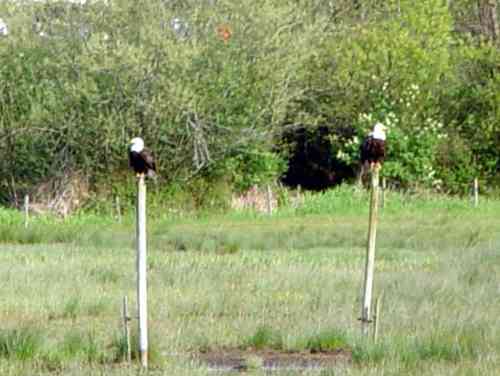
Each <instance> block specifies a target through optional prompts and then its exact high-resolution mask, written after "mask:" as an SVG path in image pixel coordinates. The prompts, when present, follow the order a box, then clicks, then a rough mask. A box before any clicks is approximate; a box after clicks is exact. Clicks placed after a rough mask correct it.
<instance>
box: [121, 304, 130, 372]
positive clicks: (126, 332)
mask: <svg viewBox="0 0 500 376" xmlns="http://www.w3.org/2000/svg"><path fill="white" fill-rule="evenodd" d="M122 314H123V335H124V336H125V346H126V353H127V363H131V362H132V350H131V348H130V325H129V321H130V316H129V314H128V299H127V297H126V296H124V297H123V312H122Z"/></svg>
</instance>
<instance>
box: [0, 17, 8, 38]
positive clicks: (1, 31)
mask: <svg viewBox="0 0 500 376" xmlns="http://www.w3.org/2000/svg"><path fill="white" fill-rule="evenodd" d="M7 35H9V28H8V27H7V24H6V23H5V21H4V20H2V19H1V18H0V36H2V37H6V36H7Z"/></svg>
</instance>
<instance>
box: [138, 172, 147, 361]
mask: <svg viewBox="0 0 500 376" xmlns="http://www.w3.org/2000/svg"><path fill="white" fill-rule="evenodd" d="M136 214H137V221H136V226H137V308H138V312H139V356H140V361H141V366H142V367H143V368H147V367H148V317H147V316H148V306H147V278H146V272H147V262H146V261H147V256H146V182H145V177H144V174H141V175H139V178H138V180H137V209H136Z"/></svg>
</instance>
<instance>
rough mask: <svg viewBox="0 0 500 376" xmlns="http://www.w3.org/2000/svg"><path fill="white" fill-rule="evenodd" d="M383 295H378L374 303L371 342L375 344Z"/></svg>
mask: <svg viewBox="0 0 500 376" xmlns="http://www.w3.org/2000/svg"><path fill="white" fill-rule="evenodd" d="M383 295H384V293H382V294H380V296H379V297H378V298H377V300H376V301H375V317H374V318H373V321H374V328H373V342H374V343H377V340H378V331H379V325H380V306H381V304H382V303H381V302H382V296H383Z"/></svg>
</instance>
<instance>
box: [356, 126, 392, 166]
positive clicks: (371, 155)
mask: <svg viewBox="0 0 500 376" xmlns="http://www.w3.org/2000/svg"><path fill="white" fill-rule="evenodd" d="M386 130H387V128H386V127H385V126H384V125H383V124H381V123H377V124H375V126H374V127H373V131H372V132H370V134H369V135H368V137H366V138H365V140H364V141H363V143H362V144H361V165H362V166H363V167H364V166H366V165H367V164H369V166H370V168H372V167H373V166H374V165H377V164H378V165H382V162H383V161H384V158H385V152H386V150H385V131H386Z"/></svg>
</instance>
